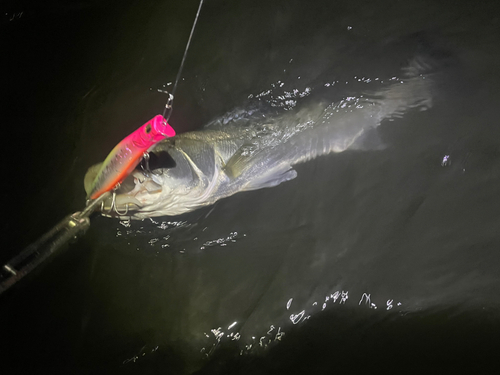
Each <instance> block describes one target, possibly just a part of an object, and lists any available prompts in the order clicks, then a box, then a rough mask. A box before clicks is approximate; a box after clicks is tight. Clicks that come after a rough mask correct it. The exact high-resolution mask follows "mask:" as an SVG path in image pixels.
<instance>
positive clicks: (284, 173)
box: [241, 166, 297, 191]
mask: <svg viewBox="0 0 500 375" xmlns="http://www.w3.org/2000/svg"><path fill="white" fill-rule="evenodd" d="M295 177H297V171H296V170H295V169H292V167H290V166H283V167H282V168H277V169H274V170H270V171H269V172H268V173H266V174H264V175H263V176H261V177H259V178H256V179H253V180H251V181H250V182H249V183H248V184H247V185H245V187H244V188H243V189H242V190H241V191H250V190H257V189H262V188H268V187H274V186H277V185H279V184H281V183H282V182H285V181H290V180H293V179H294V178H295Z"/></svg>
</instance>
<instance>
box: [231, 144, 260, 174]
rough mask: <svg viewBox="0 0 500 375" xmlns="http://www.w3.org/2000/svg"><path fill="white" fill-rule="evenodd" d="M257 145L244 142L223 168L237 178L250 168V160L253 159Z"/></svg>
mask: <svg viewBox="0 0 500 375" xmlns="http://www.w3.org/2000/svg"><path fill="white" fill-rule="evenodd" d="M256 149H257V146H255V145H253V144H244V145H243V146H241V147H240V148H239V149H238V151H236V152H235V153H234V155H233V156H231V158H230V159H229V160H228V161H227V163H226V165H225V166H224V168H223V169H222V170H223V171H224V172H225V173H226V174H227V175H228V177H229V178H237V177H239V176H241V174H242V173H243V172H244V171H245V169H246V168H248V165H249V161H250V160H251V159H252V157H253V155H254V154H255V151H256Z"/></svg>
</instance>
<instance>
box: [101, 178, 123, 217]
mask: <svg viewBox="0 0 500 375" xmlns="http://www.w3.org/2000/svg"><path fill="white" fill-rule="evenodd" d="M119 188H120V183H118V184H116V186H115V188H114V189H113V195H112V198H111V206H110V207H109V210H105V209H104V201H102V202H101V211H102V212H106V213H108V214H110V213H111V211H115V212H116V214H117V215H118V216H125V215H126V214H128V209H129V207H128V203H127V204H126V205H125V212H124V213H121V212H120V211H118V208H117V207H116V190H117V189H119Z"/></svg>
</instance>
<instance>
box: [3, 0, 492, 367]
mask: <svg viewBox="0 0 500 375" xmlns="http://www.w3.org/2000/svg"><path fill="white" fill-rule="evenodd" d="M2 4H4V5H2V6H1V8H0V10H2V24H1V31H2V33H1V43H2V44H1V46H2V51H3V56H4V58H3V60H4V61H6V62H7V68H4V70H3V76H4V84H3V85H2V90H1V93H2V97H1V99H2V113H3V120H4V121H3V123H4V124H5V126H4V133H3V141H4V142H3V143H4V145H7V146H8V147H7V152H6V153H4V156H5V159H4V171H6V173H5V175H4V183H3V186H4V193H3V197H4V212H3V215H2V226H1V227H2V238H3V245H2V251H1V254H0V260H1V261H2V262H5V261H7V260H8V259H9V258H10V257H12V256H13V255H15V254H16V253H17V252H18V251H20V250H21V249H22V248H23V247H25V246H26V245H27V244H29V243H30V242H32V241H33V240H35V239H36V238H37V237H39V236H40V235H41V234H43V233H44V232H45V231H47V230H48V229H49V228H50V227H51V225H53V224H55V223H56V222H57V221H58V220H59V219H61V218H62V217H63V216H65V215H66V214H68V213H70V212H74V211H77V210H80V209H81V208H82V207H83V205H84V191H83V176H84V174H85V172H86V169H87V168H88V167H89V166H90V165H92V164H94V163H96V162H99V161H101V160H103V159H104V158H105V156H106V155H107V153H108V152H109V151H110V150H111V148H112V147H113V146H114V145H115V144H116V143H117V141H118V140H119V139H121V138H123V137H124V136H125V135H127V134H129V133H130V132H131V131H133V130H134V129H135V128H137V127H138V126H140V125H141V124H143V123H144V122H145V121H147V120H148V119H149V118H151V117H153V116H154V115H155V114H157V113H158V112H160V111H161V110H162V106H163V105H164V102H165V99H166V96H165V95H162V94H159V93H157V92H156V90H157V89H158V88H163V85H167V84H168V83H169V82H171V81H173V80H174V79H175V75H176V73H177V68H178V65H179V62H180V59H181V56H182V53H183V50H184V46H185V43H186V40H187V36H188V34H189V30H190V27H191V24H192V20H193V17H194V14H195V12H196V8H197V6H198V4H197V3H196V1H189V2H168V1H163V2H162V1H143V2H139V1H120V2H118V1H105V2H101V1H86V2H83V1H82V2H76V1H75V2H62V1H61V2H56V1H52V2H51V3H50V4H46V3H44V4H41V3H38V2H29V1H26V2H11V3H8V2H7V3H2ZM498 8H499V7H498V6H497V5H496V4H495V2H493V1H484V2H472V1H471V2H465V1H464V2H452V1H421V2H419V1H406V2H403V1H400V2H393V1H371V2H368V1H367V2H361V1H351V2H333V1H317V2H305V1H303V2H299V1H287V2H278V1H275V2H265V1H251V2H236V1H233V2H229V1H216V0H211V1H210V0H208V1H207V3H206V4H205V6H204V8H203V10H202V14H201V18H200V21H199V24H198V28H197V31H196V34H195V38H194V40H193V44H192V47H191V48H192V49H191V51H190V53H189V55H188V60H187V63H186V67H185V72H184V74H183V78H184V79H183V80H182V81H181V84H180V86H179V90H178V94H177V95H176V99H175V111H174V112H173V116H172V118H171V121H170V122H171V124H172V125H173V126H174V127H175V128H176V130H177V131H178V132H184V131H188V130H193V129H198V128H201V127H203V125H204V124H206V123H208V122H209V121H212V120H214V119H216V118H218V117H220V116H223V115H224V114H225V113H227V112H228V111H233V110H234V109H235V108H239V109H241V110H243V111H244V110H245V109H248V108H249V106H250V104H249V103H250V102H249V99H248V97H249V96H250V95H254V96H255V95H256V94H259V93H261V92H264V91H266V90H268V89H274V88H275V87H273V86H272V85H273V84H274V85H275V86H276V84H277V82H278V81H279V82H284V83H285V85H286V86H284V89H286V88H288V89H289V90H292V89H297V90H298V91H299V92H304V90H305V89H306V88H310V89H311V94H310V95H309V96H308V97H307V98H305V99H304V100H310V101H314V100H317V101H320V100H322V99H324V97H328V98H329V100H332V98H338V99H341V98H343V97H345V96H348V95H350V94H352V93H353V92H356V93H359V91H360V90H363V86H362V85H363V84H362V83H358V82H357V81H356V80H355V79H354V77H371V78H372V79H373V78H374V77H381V78H384V77H385V78H386V79H388V78H390V77H393V76H397V75H398V74H400V72H401V68H402V67H404V66H406V64H407V63H408V61H409V59H411V58H413V57H414V56H416V55H426V56H430V57H431V58H432V59H433V61H435V62H436V64H435V66H434V67H433V69H434V70H435V71H434V73H435V75H434V76H433V79H434V80H435V92H434V98H433V107H432V108H431V109H430V110H428V111H425V112H418V111H414V112H411V111H410V112H409V113H407V114H406V115H405V116H404V117H403V118H400V119H395V121H391V122H389V121H387V122H384V123H383V124H382V125H381V126H380V127H379V128H377V130H376V137H377V138H379V139H380V141H381V142H383V144H384V145H385V147H384V148H383V149H382V150H378V151H365V152H359V151H357V152H354V151H347V152H344V153H341V154H333V155H329V156H323V157H320V158H318V159H316V160H313V161H311V162H308V163H306V164H303V165H299V166H297V168H296V169H297V171H298V177H297V178H296V179H295V180H293V181H290V182H287V183H285V184H282V185H280V186H278V187H276V188H273V189H266V190H260V191H255V192H249V193H242V194H238V195H235V196H233V197H231V198H228V199H225V200H222V201H220V202H218V203H217V204H216V205H215V206H214V207H209V208H204V209H201V210H198V211H195V212H193V213H190V214H186V215H182V216H180V217H172V218H167V217H165V218H158V220H155V222H151V221H144V222H133V223H131V224H130V226H128V225H129V224H128V223H126V222H121V223H120V222H118V221H115V220H111V219H105V218H101V217H97V218H95V219H94V220H93V222H92V227H91V229H90V230H89V232H88V233H87V234H86V235H85V237H83V238H82V239H80V240H79V242H78V243H76V244H74V245H73V246H71V247H70V248H69V250H68V251H66V252H65V253H64V254H61V255H60V256H58V257H57V258H56V259H54V260H53V261H52V262H51V263H50V264H48V265H47V266H46V267H44V268H43V269H42V270H40V271H39V272H38V273H37V274H36V275H33V276H32V277H31V278H29V279H28V280H26V281H25V282H23V283H21V284H19V285H18V286H16V288H14V289H13V290H11V291H9V292H8V293H6V294H5V295H2V296H1V299H0V304H1V305H0V324H1V336H0V337H1V344H2V347H1V352H0V353H1V354H0V358H1V359H2V360H1V362H0V366H2V367H0V371H2V373H3V372H4V371H6V370H9V373H20V374H26V373H34V372H35V371H38V372H39V371H42V370H50V371H51V372H52V373H82V374H87V373H89V374H93V373H103V374H104V373H106V374H109V373H111V374H112V373H134V374H135V373H137V374H157V373H158V374H160V373H161V374H163V373H168V374H170V373H174V374H182V373H192V372H197V371H199V373H202V374H212V373H252V374H255V373H271V372H272V373H313V372H314V373H321V374H329V373H334V372H336V371H342V372H346V373H359V372H361V371H377V372H379V371H384V372H387V373H413V372H419V373H423V372H426V373H457V372H458V373H460V372H468V373H469V372H472V371H474V372H476V373H493V372H494V371H495V370H494V369H495V366H496V355H497V352H498V348H499V344H500V339H499V336H498V335H499V333H500V315H499V312H500V310H499V303H500V276H498V274H499V272H498V269H499V266H500V253H499V249H500V235H499V234H498V233H499V229H498V228H499V225H498V224H499V219H498V217H499V212H500V199H499V193H498V192H499V187H500V172H499V170H500V169H499V168H500V145H499V134H500V129H499V116H498V113H497V111H498V102H499V99H500V89H499V83H500V75H499V74H498V73H497V71H498V69H497V65H498V64H497V61H498V59H499V57H500V47H499V46H500V43H499V42H500V40H499V39H500V38H499V36H500V16H499V14H500V13H498V11H499V9H498ZM299 77H300V78H299ZM334 80H338V81H346V82H349V81H350V83H348V84H346V85H345V86H341V85H337V86H333V87H327V86H325V84H326V83H328V82H333V81H334ZM168 87H169V86H168V85H167V86H166V88H167V89H168ZM170 87H171V86H170ZM274 92H275V91H273V93H274ZM268 98H270V96H267V97H264V99H263V102H265V101H266V100H267V101H268V104H269V101H270V99H268ZM299 104H300V103H299ZM291 110H294V109H291ZM446 155H448V156H449V162H448V163H447V164H446V165H444V166H443V165H442V160H443V158H444V157H445V156H446ZM14 202H15V205H16V208H15V209H13V208H9V209H7V207H11V204H12V203H14ZM9 203H10V204H9ZM212 209H213V210H212ZM234 322H236V324H234V325H233V323H234ZM5 373H7V371H6V372H5Z"/></svg>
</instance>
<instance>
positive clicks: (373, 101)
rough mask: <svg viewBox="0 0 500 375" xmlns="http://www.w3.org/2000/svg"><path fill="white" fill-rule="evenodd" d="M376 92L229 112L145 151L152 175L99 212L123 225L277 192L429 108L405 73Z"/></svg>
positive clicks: (421, 85)
mask: <svg viewBox="0 0 500 375" xmlns="http://www.w3.org/2000/svg"><path fill="white" fill-rule="evenodd" d="M379 87H381V88H379V89H378V90H374V91H373V92H371V93H363V94H361V95H359V96H348V97H345V98H344V99H342V100H340V101H336V102H331V103H328V102H327V103H316V104H309V105H307V106H304V107H303V108H302V109H300V110H298V111H283V113H282V114H277V115H273V116H264V115H263V114H262V113H260V112H259V111H249V110H247V111H241V110H239V111H233V112H232V113H230V114H229V115H227V116H225V117H224V118H222V119H219V120H216V121H214V122H212V123H211V124H209V125H208V126H206V127H205V129H203V130H200V131H193V132H188V133H184V134H178V135H176V136H175V137H173V138H167V139H165V140H163V141H161V142H159V143H157V144H156V145H155V146H153V147H152V148H151V149H150V150H149V151H150V154H151V157H152V159H151V161H152V165H153V166H154V167H153V171H152V173H149V172H147V171H145V170H143V169H140V168H137V169H135V170H134V171H133V172H132V174H131V175H130V176H129V177H128V178H127V179H126V180H125V181H124V183H123V184H122V186H121V187H120V189H118V190H117V191H116V195H115V196H114V197H113V198H112V199H111V198H109V199H108V200H107V201H106V202H105V204H104V205H103V207H102V213H103V215H107V216H118V217H121V218H123V219H125V218H126V219H128V218H132V219H144V218H151V217H155V216H164V215H168V216H174V215H179V214H182V213H185V212H189V211H193V210H196V209H197V208H200V207H204V206H207V205H211V204H213V203H215V202H216V201H218V200H219V199H221V198H225V197H229V196H231V195H233V194H235V193H238V192H243V191H250V190H256V189H261V188H266V187H273V186H277V185H279V184H281V183H282V182H285V181H289V180H291V179H293V178H295V177H296V176H297V172H296V171H295V170H294V169H293V166H294V165H296V164H298V163H302V162H305V161H307V160H310V159H313V158H315V157H317V156H319V155H324V154H328V153H334V152H342V151H345V150H347V149H356V148H357V149H364V148H366V146H364V145H363V137H364V135H365V134H366V133H367V132H368V131H369V130H370V129H373V128H376V127H377V126H379V125H380V123H381V122H382V121H383V120H385V119H390V118H393V117H400V116H402V115H403V114H404V113H406V112H407V111H408V110H410V109H412V108H418V109H420V110H425V109H427V108H430V107H431V106H432V80H431V79H430V77H424V76H422V75H421V74H407V76H406V77H405V78H404V79H398V80H397V81H394V82H392V81H391V82H390V83H387V84H384V85H380V86H379ZM96 168H98V166H94V167H93V168H91V169H90V170H89V171H88V173H87V177H86V179H92V175H93V173H95V172H94V171H95V170H96ZM87 193H89V191H87Z"/></svg>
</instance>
